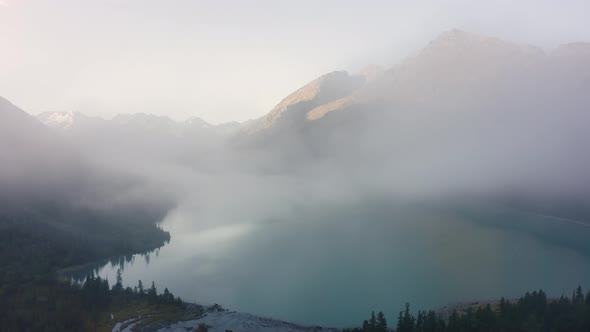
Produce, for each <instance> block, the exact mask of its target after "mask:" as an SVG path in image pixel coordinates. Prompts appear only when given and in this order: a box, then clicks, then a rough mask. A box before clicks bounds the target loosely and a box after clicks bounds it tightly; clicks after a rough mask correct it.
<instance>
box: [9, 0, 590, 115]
mask: <svg viewBox="0 0 590 332" xmlns="http://www.w3.org/2000/svg"><path fill="white" fill-rule="evenodd" d="M588 13H590V1H587V0H562V1H558V0H555V1H547V0H521V1H515V0H495V1H474V0H454V1H441V0H431V1H394V0H383V1H377V0H364V1H361V0H356V1H346V0H323V1H322V0H297V1H279V0H260V1H245V0H244V1H242V0H235V1H223V0H210V1H198V0H193V1H189V0H0V45H1V48H0V96H3V97H5V98H8V99H9V100H11V101H13V102H14V103H15V104H17V105H19V106H21V107H22V108H24V109H25V110H27V111H28V112H30V113H39V112H43V111H55V110H63V111H81V112H83V113H87V114H91V115H100V116H103V117H110V116H112V115H113V114H116V113H130V112H146V113H155V114H161V115H168V116H171V117H173V118H175V119H185V118H187V117H189V116H199V117H202V118H204V119H205V120H207V121H210V122H214V123H218V122H224V121H231V120H238V121H243V120H246V119H249V118H254V117H258V116H261V115H263V114H264V113H266V112H268V111H269V110H270V109H271V108H272V107H273V106H274V105H275V104H276V103H278V102H279V101H280V100H281V99H282V98H283V97H285V96H286V95H287V94H289V93H290V92H292V91H293V90H295V89H296V88H298V87H299V86H301V85H303V84H305V83H306V82H308V81H309V80H312V79H314V78H315V77H317V76H319V75H321V74H323V73H326V72H329V71H332V70H341V69H345V70H349V71H355V70H359V69H361V68H362V67H364V66H365V65H367V64H372V63H374V64H381V65H385V66H389V65H392V64H394V63H395V62H396V61H398V60H399V59H400V58H403V57H404V56H407V55H410V54H412V53H414V52H416V51H417V50H419V49H420V48H421V47H423V46H424V45H425V44H426V43H427V42H428V41H429V40H431V39H433V38H435V37H436V36H437V35H438V34H439V33H441V32H442V31H444V30H448V29H451V28H459V29H463V30H467V31H470V32H475V33H481V34H488V35H492V36H497V37H501V38H504V39H509V40H513V41H517V42H524V43H531V44H536V45H538V46H542V47H544V48H551V47H554V46H556V45H557V44H560V43H565V42H570V41H581V40H585V41H590V20H589V19H588Z"/></svg>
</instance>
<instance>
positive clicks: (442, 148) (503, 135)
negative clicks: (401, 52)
mask: <svg viewBox="0 0 590 332" xmlns="http://www.w3.org/2000/svg"><path fill="white" fill-rule="evenodd" d="M589 87H590V44H589V43H570V44H566V45H562V46H559V47H557V48H556V49H554V50H552V51H550V52H546V51H544V50H542V49H540V48H538V47H534V46H529V45H521V44H516V43H512V42H508V41H504V40H500V39H497V38H493V37H486V36H480V35H476V34H471V33H468V32H464V31H460V30H451V31H447V32H445V33H442V34H441V35H440V36H438V37H437V38H436V39H434V40H433V41H431V42H430V43H429V44H428V45H426V47H425V48H423V49H422V50H420V51H418V52H417V53H416V54H415V55H413V56H410V57H408V58H407V59H405V60H403V61H401V62H400V63H398V64H396V65H394V66H392V67H390V68H386V69H384V68H380V67H376V66H371V67H368V68H366V69H365V70H363V71H361V72H359V73H353V74H350V73H347V72H345V71H335V72H331V73H327V74H325V75H323V76H321V77H319V78H317V79H315V80H313V81H311V82H310V83H308V84H306V85H305V86H303V87H301V88H300V89H298V90H297V91H295V92H293V93H292V94H290V95H289V96H287V97H286V98H284V99H283V100H282V101H280V102H279V103H278V104H277V105H276V106H275V107H274V108H273V109H272V110H270V112H269V113H267V114H266V115H264V116H262V117H261V118H258V119H254V120H251V121H248V122H246V123H242V124H238V123H228V124H223V125H210V124H208V123H206V122H205V121H203V120H201V119H199V118H192V119H189V120H187V121H184V122H177V121H173V120H171V119H170V118H168V117H164V116H155V115H149V114H132V115H118V116H116V117H114V118H113V119H110V120H105V119H100V118H95V117H89V116H85V115H83V114H81V113H77V112H69V113H64V112H53V113H43V114H41V115H39V116H38V117H37V119H38V120H40V121H41V122H42V123H44V124H45V125H47V126H48V127H51V128H52V129H53V130H54V131H57V132H59V133H60V136H61V137H65V138H67V141H69V142H70V143H71V144H74V145H77V146H78V150H80V151H83V152H85V153H89V154H90V155H97V154H98V155H107V156H109V157H112V158H131V159H150V160H151V159H154V158H157V159H162V160H181V161H183V162H188V163H189V164H193V165H202V164H206V163H209V164H210V166H211V168H215V167H217V166H218V165H215V166H213V165H211V163H212V162H211V160H215V162H214V163H219V162H220V160H223V162H222V163H223V164H224V165H228V164H236V165H237V164H240V165H241V167H244V168H246V169H251V170H261V169H262V170H264V171H265V172H266V171H270V172H279V173H280V172H284V171H287V172H290V171H296V170H306V171H309V167H311V166H310V165H314V166H313V167H315V166H317V165H318V164H317V163H315V162H317V161H319V162H321V163H322V165H323V166H322V167H328V168H330V167H332V168H333V169H335V170H338V172H344V173H346V172H356V173H358V174H362V173H366V172H371V174H375V175H377V174H378V175H381V176H383V177H384V178H387V179H388V181H393V183H395V184H396V186H399V187H404V185H406V186H411V187H415V183H416V181H418V179H419V181H418V183H436V184H438V185H440V186H442V187H445V186H453V187H458V188H464V187H469V188H473V187H477V188H478V189H481V190H484V189H483V188H485V190H488V189H490V187H502V189H505V188H506V187H526V188H529V189H530V190H533V191H539V190H540V188H547V187H549V188H552V190H557V191H561V190H563V191H572V190H573V191H577V190H585V189H584V188H583V187H584V186H582V185H581V183H583V182H584V181H590V172H589V171H587V170H588V169H590V156H588V155H587V154H584V153H583V151H584V150H585V145H586V143H585V142H587V141H588V139H589V138H590V137H589V136H590V135H589V134H588V130H587V123H590V122H589V121H590V113H589V112H588V111H587V110H588V105H590V94H588V93H587V91H588V90H589ZM5 123H6V122H5ZM220 155H223V157H220ZM228 156H229V157H228ZM220 158H221V159H220ZM508 161H509V162H508ZM574 161H575V162H574ZM310 162H311V163H310ZM326 165H332V166H326ZM360 170H362V171H360ZM533 170H534V171H533ZM443 174H449V175H450V176H442V175H443ZM451 179H452V180H451ZM582 180H583V181H582ZM451 182H452V183H451ZM531 188H534V189H531ZM496 189H498V188H494V190H496Z"/></svg>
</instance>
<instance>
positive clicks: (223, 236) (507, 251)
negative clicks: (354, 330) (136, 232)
mask: <svg viewBox="0 0 590 332" xmlns="http://www.w3.org/2000/svg"><path fill="white" fill-rule="evenodd" d="M474 211H475V212H474ZM199 225H200V223H199V222H198V221H197V220H194V219H193V217H191V213H190V211H176V212H175V213H173V214H171V216H170V217H169V218H167V220H165V222H164V224H163V226H164V228H165V229H166V230H168V231H170V232H171V235H172V240H171V242H170V243H169V244H168V245H166V246H164V247H162V248H160V249H158V250H156V251H154V252H150V253H147V254H144V255H133V256H127V257H121V258H119V259H116V260H113V261H111V262H108V263H106V264H104V265H103V266H100V267H98V268H97V274H98V275H100V276H102V277H108V279H109V280H110V281H111V282H112V281H114V280H115V274H116V271H117V269H118V268H120V269H121V270H122V271H123V279H124V284H125V285H126V286H127V285H129V286H131V287H133V286H134V285H136V284H137V282H138V280H139V279H141V280H142V281H143V283H144V285H147V284H150V283H151V281H155V282H156V285H157V286H158V287H159V289H160V291H161V290H162V289H163V288H164V287H168V289H169V290H170V291H171V292H173V293H174V294H175V295H179V296H180V297H182V298H183V299H184V300H188V301H196V302H199V303H204V304H211V303H220V304H222V305H223V306H225V307H227V308H231V309H235V310H239V311H246V312H250V313H254V314H259V315H263V316H270V317H273V318H278V319H284V320H290V321H297V322H303V323H306V324H323V325H332V326H351V325H358V324H360V322H362V320H363V319H365V318H366V316H367V314H368V313H369V312H370V311H371V310H383V311H385V312H386V314H387V315H388V316H387V318H388V319H389V320H393V319H394V316H396V315H397V312H398V311H399V310H400V309H401V307H402V305H403V303H405V302H407V301H409V302H411V303H412V305H413V306H414V307H415V308H424V309H427V308H436V307H439V306H442V305H445V304H448V303H450V302H456V301H467V300H472V299H494V298H497V297H499V296H506V297H512V296H517V295H521V294H522V293H524V292H525V291H528V290H533V289H538V288H543V289H545V290H547V291H548V292H549V294H550V295H556V296H558V295H561V294H564V293H565V294H570V292H571V289H572V288H573V287H575V286H577V285H579V284H580V285H582V286H589V281H590V264H589V263H590V261H589V260H588V257H587V256H585V255H583V254H582V252H585V247H584V246H585V245H586V244H585V243H586V242H588V241H585V239H588V238H589V236H590V234H589V233H590V230H589V229H588V228H587V227H580V226H575V225H570V224H555V221H547V220H544V219H543V218H541V217H531V216H524V215H519V214H516V213H512V212H510V211H501V212H497V211H496V212H494V211H493V210H485V209H483V208H475V209H471V210H468V209H464V210H461V211H459V210H454V209H437V208H423V207H416V206H411V207H408V206H392V205H387V204H386V205H383V206H381V205H379V206H367V204H362V205H358V206H347V207H340V208H338V209H334V208H330V209H318V211H315V212H313V213H302V214H301V215H299V218H297V217H285V218H282V219H276V220H270V221H269V220H267V221H265V222H262V223H256V222H245V221H244V222H240V221H239V220H237V221H236V223H235V224H225V225H220V226H219V227H208V228H201V227H200V226H199ZM556 229H559V231H558V232H556ZM568 241H569V242H571V244H572V245H571V246H570V245H567V244H568V243H569V242H568ZM578 242H579V243H578ZM578 244H579V245H578ZM586 252H587V251H586Z"/></svg>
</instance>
